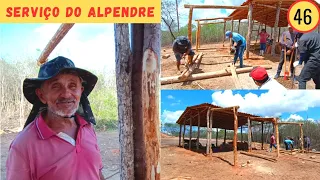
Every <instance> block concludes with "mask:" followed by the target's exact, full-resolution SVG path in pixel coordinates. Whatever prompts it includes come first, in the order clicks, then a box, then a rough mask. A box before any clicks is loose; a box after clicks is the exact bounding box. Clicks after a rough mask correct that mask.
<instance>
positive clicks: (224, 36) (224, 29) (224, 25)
mask: <svg viewBox="0 0 320 180" xmlns="http://www.w3.org/2000/svg"><path fill="white" fill-rule="evenodd" d="M225 40H226V21H224V23H223V44H222V46H223V47H224V42H225Z"/></svg>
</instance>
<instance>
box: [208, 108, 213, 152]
mask: <svg viewBox="0 0 320 180" xmlns="http://www.w3.org/2000/svg"><path fill="white" fill-rule="evenodd" d="M212 119H213V112H212V111H211V114H210V139H209V144H210V151H209V154H210V155H211V154H212V145H211V138H212Z"/></svg>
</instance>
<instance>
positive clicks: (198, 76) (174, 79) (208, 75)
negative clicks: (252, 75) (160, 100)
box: [161, 65, 272, 85]
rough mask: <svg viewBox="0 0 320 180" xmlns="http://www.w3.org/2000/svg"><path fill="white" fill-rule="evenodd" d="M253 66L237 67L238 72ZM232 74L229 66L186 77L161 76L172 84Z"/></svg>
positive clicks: (246, 71)
mask: <svg viewBox="0 0 320 180" xmlns="http://www.w3.org/2000/svg"><path fill="white" fill-rule="evenodd" d="M261 67H264V68H265V69H267V70H268V69H271V68H272V67H271V66H270V65H261ZM252 68H253V67H245V68H239V69H236V73H237V74H241V73H248V72H251V70H252ZM230 75H232V73H231V71H230V70H229V69H228V68H227V69H224V70H221V71H215V72H208V73H200V74H192V75H191V76H189V77H188V78H186V79H181V78H179V77H180V76H172V77H164V78H161V85H164V84H172V83H180V82H185V81H194V80H200V79H210V78H216V77H222V76H230Z"/></svg>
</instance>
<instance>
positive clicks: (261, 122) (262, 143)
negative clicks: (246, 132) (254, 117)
mask: <svg viewBox="0 0 320 180" xmlns="http://www.w3.org/2000/svg"><path fill="white" fill-rule="evenodd" d="M261 130H262V133H261V144H262V145H261V150H263V122H261Z"/></svg>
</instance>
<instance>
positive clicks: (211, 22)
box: [200, 21, 224, 26]
mask: <svg viewBox="0 0 320 180" xmlns="http://www.w3.org/2000/svg"><path fill="white" fill-rule="evenodd" d="M221 23H224V21H220V22H208V23H201V24H200V26H202V25H209V24H221Z"/></svg>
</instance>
